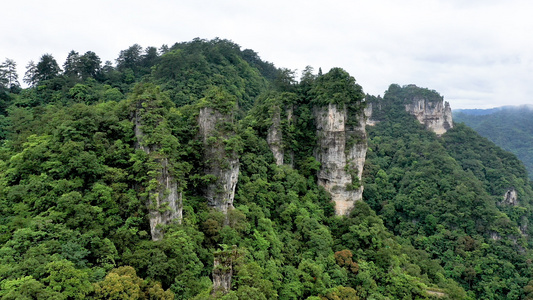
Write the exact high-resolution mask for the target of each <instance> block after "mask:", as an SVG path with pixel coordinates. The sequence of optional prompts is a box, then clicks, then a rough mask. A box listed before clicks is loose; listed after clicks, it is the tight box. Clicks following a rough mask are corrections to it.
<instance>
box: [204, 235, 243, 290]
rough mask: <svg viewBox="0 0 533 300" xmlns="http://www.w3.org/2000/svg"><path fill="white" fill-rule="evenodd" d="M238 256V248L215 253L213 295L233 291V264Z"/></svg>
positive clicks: (234, 247)
mask: <svg viewBox="0 0 533 300" xmlns="http://www.w3.org/2000/svg"><path fill="white" fill-rule="evenodd" d="M238 255H239V254H238V251H237V247H236V246H233V247H232V248H231V249H225V250H219V251H216V252H215V253H213V256H214V258H213V289H212V291H211V294H213V295H214V294H218V293H220V294H226V293H228V292H229V291H230V290H231V280H232V277H233V264H234V262H235V259H236V258H237V257H238Z"/></svg>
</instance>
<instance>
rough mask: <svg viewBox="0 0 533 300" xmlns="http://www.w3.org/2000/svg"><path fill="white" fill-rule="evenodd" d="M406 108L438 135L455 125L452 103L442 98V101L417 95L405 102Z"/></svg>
mask: <svg viewBox="0 0 533 300" xmlns="http://www.w3.org/2000/svg"><path fill="white" fill-rule="evenodd" d="M405 110H406V111H407V112H409V113H410V114H411V115H414V116H415V117H416V118H417V120H418V121H419V122H420V123H422V124H424V126H426V128H427V129H429V130H431V131H433V132H435V133H436V134H437V135H442V134H444V133H446V131H448V129H450V128H452V127H453V122H452V109H451V108H450V104H449V103H448V102H447V101H446V102H445V101H444V100H442V98H441V99H440V101H430V100H428V99H426V98H424V97H419V96H415V97H414V98H413V99H412V100H411V101H410V102H409V103H407V104H405Z"/></svg>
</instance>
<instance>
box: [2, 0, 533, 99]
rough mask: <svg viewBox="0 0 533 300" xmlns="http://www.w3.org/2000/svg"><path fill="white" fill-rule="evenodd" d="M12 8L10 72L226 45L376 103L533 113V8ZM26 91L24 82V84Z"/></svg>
mask: <svg viewBox="0 0 533 300" xmlns="http://www.w3.org/2000/svg"><path fill="white" fill-rule="evenodd" d="M4 2H5V3H2V5H1V9H2V16H1V17H0V27H1V28H2V29H1V30H0V61H4V60H5V58H10V59H14V60H15V61H16V62H17V64H18V69H19V73H21V74H23V73H24V71H25V66H26V65H27V64H28V62H29V61H30V60H34V61H36V62H37V61H39V59H40V57H41V56H42V55H43V54H45V53H49V54H52V55H53V56H54V57H55V58H56V60H57V61H58V63H59V64H60V65H63V63H64V61H65V58H66V56H67V54H68V52H69V51H70V50H75V51H78V52H79V53H80V54H83V53H85V52H86V51H93V52H95V53H96V54H97V55H98V56H99V57H100V58H101V60H102V61H106V60H110V61H112V62H113V63H114V62H115V59H116V58H117V57H118V54H119V52H120V51H121V50H124V49H127V48H128V47H129V46H131V45H133V44H135V43H137V44H139V45H141V46H143V47H148V46H155V47H158V48H159V47H160V46H161V45H163V44H167V45H169V46H171V45H172V44H174V43H176V42H184V41H190V40H192V39H194V38H196V37H200V38H205V39H212V38H215V37H219V38H222V39H229V40H232V41H233V42H235V43H237V44H239V45H240V46H241V48H242V49H247V48H249V49H252V50H254V51H256V52H257V53H258V54H259V56H260V57H261V58H262V59H263V60H267V61H270V62H272V63H274V64H275V65H276V66H277V67H284V68H289V69H293V70H298V73H299V72H300V71H301V70H302V69H304V68H305V66H307V65H310V66H312V67H314V68H315V70H318V68H319V67H321V68H322V70H323V71H324V72H327V71H328V70H329V69H330V68H332V67H341V68H343V69H345V70H346V71H348V72H349V73H350V74H351V75H352V76H354V77H355V79H356V80H357V82H358V83H359V84H360V85H361V86H362V87H363V89H364V91H365V92H366V93H370V94H373V95H383V92H384V91H385V90H386V89H387V87H388V86H389V85H390V84H391V83H397V84H400V85H406V84H411V83H413V84H416V85H418V86H420V87H427V88H430V89H434V90H436V91H438V92H439V93H440V94H441V95H443V96H444V99H445V100H447V101H449V102H450V104H451V106H452V109H458V108H490V107H496V106H503V105H518V104H533V36H532V33H533V17H531V13H532V12H533V1H529V0H527V1H526V0H506V1H503V0H502V1H496V0H402V1H397V0H396V1H394V0H372V1H369V0H366V1H353V0H352V1H348V0H347V1H340V0H339V1H336V0H328V1H313V0H306V1H291V0H268V1H253V0H209V1H208V0H205V1H204V0H194V1H179V0H152V1H146V0H145V1H138V0H91V1H76V0H47V1H38V0H16V1H4ZM20 81H21V82H22V75H21V78H20Z"/></svg>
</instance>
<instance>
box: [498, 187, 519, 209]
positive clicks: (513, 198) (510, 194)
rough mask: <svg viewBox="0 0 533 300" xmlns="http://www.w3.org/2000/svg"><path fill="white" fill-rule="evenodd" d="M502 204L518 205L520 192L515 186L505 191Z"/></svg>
mask: <svg viewBox="0 0 533 300" xmlns="http://www.w3.org/2000/svg"><path fill="white" fill-rule="evenodd" d="M502 204H507V205H511V206H517V205H518V194H517V192H516V190H515V189H514V188H510V189H508V190H507V192H505V195H503V202H502Z"/></svg>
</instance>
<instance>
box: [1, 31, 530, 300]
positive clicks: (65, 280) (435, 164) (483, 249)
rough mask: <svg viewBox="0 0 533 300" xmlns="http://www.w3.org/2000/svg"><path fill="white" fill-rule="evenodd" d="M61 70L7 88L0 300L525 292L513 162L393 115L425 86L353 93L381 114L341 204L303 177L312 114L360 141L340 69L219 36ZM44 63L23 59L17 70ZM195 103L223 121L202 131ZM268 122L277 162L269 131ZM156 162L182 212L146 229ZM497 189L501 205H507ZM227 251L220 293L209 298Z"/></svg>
mask: <svg viewBox="0 0 533 300" xmlns="http://www.w3.org/2000/svg"><path fill="white" fill-rule="evenodd" d="M51 59H53V58H51V57H47V58H46V60H47V61H48V62H49V63H51V62H52V60H51ZM41 67H42V66H41ZM64 69H65V70H64V72H63V73H61V72H60V71H59V70H58V71H57V72H55V71H53V70H52V71H51V72H48V73H50V74H52V75H53V76H49V77H46V78H41V79H39V80H37V77H31V76H30V77H29V79H30V80H31V79H32V78H33V79H35V80H36V81H35V82H34V85H33V86H32V87H30V88H27V89H23V90H22V91H20V93H19V92H16V93H15V92H14V91H10V92H9V95H8V96H9V97H8V98H5V97H4V98H1V100H2V101H4V100H5V101H4V102H2V103H0V109H2V110H1V111H0V112H1V113H5V116H4V118H0V123H1V124H0V129H1V130H2V131H1V132H0V133H1V137H2V138H4V140H3V143H2V145H1V147H0V212H1V214H2V218H1V219H0V296H1V297H2V299H32V298H37V299H48V298H50V299H62V298H65V299H78V298H84V297H85V298H95V299H123V298H125V299H173V298H178V299H218V298H221V299H244V298H250V299H427V298H435V297H439V296H442V297H443V298H450V299H474V298H487V299H491V298H492V299H496V298H503V297H507V298H509V299H519V298H521V297H522V298H524V297H528V296H530V294H531V293H530V290H531V289H530V286H531V285H530V284H528V282H530V280H531V278H530V276H531V274H532V273H531V271H532V270H531V263H530V260H531V259H533V258H532V257H531V252H530V251H531V250H530V249H531V247H532V245H533V244H532V242H531V239H530V236H532V234H533V232H532V231H531V230H533V229H530V226H528V225H529V220H530V219H531V218H532V217H533V215H532V204H533V203H532V200H531V199H532V197H531V196H532V195H533V193H532V189H531V186H530V184H529V182H528V180H527V177H526V173H525V170H524V168H523V167H522V166H521V164H520V163H519V162H518V161H517V160H516V158H514V157H513V156H512V155H510V154H508V153H506V152H503V151H501V150H499V149H498V148H496V147H495V146H494V145H493V144H491V143H489V142H487V141H486V140H485V139H483V138H481V137H479V136H478V135H477V134H475V133H474V132H473V131H471V130H469V129H468V128H466V127H464V126H460V125H459V126H456V127H455V128H454V129H453V130H450V131H449V132H448V133H446V134H445V135H443V136H442V137H440V138H437V137H436V135H435V134H433V133H431V132H428V131H426V130H424V129H423V126H422V125H420V124H419V123H418V122H417V121H416V120H415V119H414V118H412V116H409V115H408V114H406V113H405V107H404V104H405V101H409V99H411V100H412V99H413V98H416V97H425V98H428V99H429V98H431V99H436V100H438V99H442V97H441V96H440V95H438V93H436V92H435V91H431V90H427V89H421V88H417V87H415V86H405V87H400V86H398V85H391V87H390V88H389V90H388V91H387V92H386V93H385V96H384V97H383V98H381V97H373V96H370V95H367V96H366V102H367V103H372V105H374V104H376V105H378V104H379V105H378V106H379V107H381V109H379V110H378V111H377V114H376V116H378V119H380V120H381V122H380V123H379V124H377V125H376V126H373V127H368V128H367V130H368V134H369V151H368V154H367V162H366V164H365V168H364V174H363V177H362V178H355V176H354V174H356V171H357V170H353V169H350V168H349V169H347V170H346V171H347V172H350V174H352V177H353V178H354V182H353V183H352V184H353V186H352V187H353V188H358V187H359V185H360V184H362V185H364V187H365V189H364V195H363V198H364V201H358V202H356V203H355V206H354V208H353V210H352V212H351V214H350V215H349V216H342V217H339V216H335V215H334V204H333V203H332V202H331V196H330V195H329V194H328V193H327V192H326V191H325V190H324V189H323V188H321V187H319V186H318V185H317V178H316V174H317V171H318V170H320V163H319V162H318V161H317V159H316V158H315V153H314V151H315V148H316V144H317V137H316V134H317V133H316V132H317V130H316V124H315V117H316V116H315V113H316V109H317V107H323V106H327V105H330V104H331V105H338V106H343V107H346V108H347V112H348V119H349V122H348V124H347V125H348V127H349V129H350V131H351V133H350V135H349V140H348V143H349V144H351V143H358V142H360V140H358V139H360V138H361V135H360V133H359V132H356V131H357V130H358V128H356V127H355V126H356V125H357V124H358V122H359V119H358V118H360V117H361V112H362V109H363V105H364V103H363V102H362V99H363V96H364V95H363V92H362V88H361V87H360V86H359V85H358V84H356V82H355V79H354V78H353V77H351V76H350V75H349V74H348V73H346V72H345V71H344V70H342V69H340V68H334V69H332V70H331V71H329V72H328V73H326V74H322V72H321V71H319V74H317V75H314V74H313V70H312V68H311V67H306V68H305V70H304V72H303V73H302V76H301V79H300V81H299V82H298V81H297V80H296V79H295V75H294V71H291V70H288V69H281V70H278V69H276V68H275V67H274V66H273V65H272V64H270V63H267V62H264V61H261V60H260V59H259V57H258V56H257V54H256V53H255V52H253V51H251V50H243V51H241V50H240V47H239V46H238V45H236V44H234V43H233V42H230V41H227V40H220V39H215V40H211V41H206V40H200V39H196V40H194V41H192V42H187V43H179V44H175V45H174V46H172V47H170V48H169V47H162V48H161V50H160V51H158V50H157V49H156V48H154V47H148V48H146V49H144V50H143V49H142V47H141V46H139V45H134V46H132V47H130V48H128V49H126V50H124V51H122V52H121V53H120V54H119V58H118V59H117V67H116V68H115V67H113V66H112V65H111V64H110V63H105V64H104V66H101V63H100V61H99V59H98V56H96V54H94V53H93V52H90V51H89V52H87V53H86V54H84V55H83V56H80V55H79V54H77V52H75V51H72V52H71V53H70V54H69V57H68V58H67V62H66V63H65V65H64ZM43 70H44V69H42V68H41V70H38V68H37V65H35V64H34V65H33V66H32V65H30V66H29V69H28V72H29V73H28V75H32V76H34V75H35V76H36V74H39V73H38V72H43ZM30 83H31V82H30ZM6 95H7V94H6ZM1 105H4V106H1ZM4 108H5V109H4ZM202 110H211V111H212V113H211V114H210V116H211V117H214V116H216V117H217V118H218V119H219V120H218V121H217V122H215V123H216V124H215V125H214V130H213V131H212V132H211V133H210V136H208V137H206V138H205V141H204V139H203V137H201V136H200V130H199V125H198V119H199V116H200V115H201V113H200V112H201V111H202ZM202 112H203V111H202ZM275 126H278V128H277V130H279V132H280V133H281V141H280V142H279V145H278V146H280V148H281V149H282V150H283V152H284V160H285V164H284V165H277V164H276V161H275V160H274V156H273V154H272V151H271V149H270V147H269V143H268V142H267V137H268V136H269V131H271V130H272V127H275ZM210 151H211V152H210ZM206 153H211V154H213V155H212V156H209V155H206ZM214 154H216V155H214ZM230 158H231V159H235V160H236V159H238V161H239V178H238V184H237V186H236V190H235V199H234V206H235V208H234V209H230V210H228V213H227V214H224V213H222V212H218V211H216V210H213V209H210V208H209V207H208V204H207V201H206V198H205V187H206V186H208V185H210V184H221V182H219V181H220V179H219V178H218V177H217V176H215V175H213V174H210V173H208V172H206V170H207V169H208V168H209V167H212V166H214V165H215V166H217V167H219V168H223V167H224V166H227V165H228V159H230ZM163 164H165V166H163ZM165 168H166V169H165ZM163 169H165V170H166V171H168V172H169V173H170V174H172V175H173V176H174V178H175V180H176V181H177V182H178V185H179V192H180V193H182V195H183V219H182V222H181V224H175V223H174V224H168V225H166V226H165V228H164V236H163V238H162V239H161V240H159V241H152V240H151V236H150V233H149V232H150V226H149V221H148V215H149V213H148V210H149V208H148V207H147V205H146V203H147V199H152V198H150V197H152V196H153V194H154V193H153V191H158V190H159V188H160V187H161V186H160V183H159V182H158V180H157V179H158V175H159V174H161V172H162V170H163ZM510 188H513V189H514V190H515V191H516V192H517V195H518V202H517V203H515V204H512V203H506V202H505V201H502V199H503V194H504V193H505V192H506V191H507V190H509V189H510ZM160 191H161V193H162V194H163V195H164V194H165V193H166V191H163V190H160ZM151 193H152V195H151ZM152 208H153V207H152ZM157 209H158V210H159V211H161V210H165V209H166V207H158V208H157ZM234 249H236V250H235V251H236V252H235V253H237V252H238V255H233V253H234ZM224 254H228V255H229V256H228V257H230V256H231V264H230V265H231V268H232V270H233V274H232V285H231V286H232V287H231V290H230V291H228V293H226V294H225V295H222V294H221V293H214V294H213V293H212V281H211V280H212V279H211V278H212V276H213V272H217V269H216V268H214V259H215V257H216V258H219V259H220V257H221V256H223V255H224ZM230 254H231V255H230ZM226 258H227V257H226ZM227 267H228V266H227V265H223V266H222V267H220V268H227ZM219 271H220V270H219Z"/></svg>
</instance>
